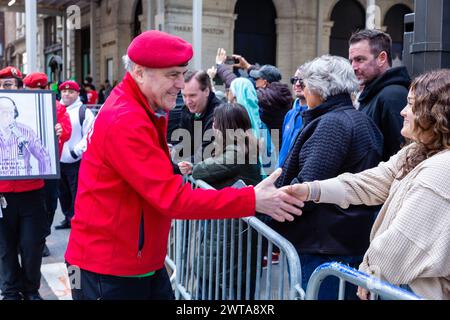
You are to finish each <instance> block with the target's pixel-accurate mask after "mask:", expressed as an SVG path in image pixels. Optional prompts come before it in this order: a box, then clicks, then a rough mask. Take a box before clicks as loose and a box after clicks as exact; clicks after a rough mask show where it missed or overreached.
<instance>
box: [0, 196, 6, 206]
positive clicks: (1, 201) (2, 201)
mask: <svg viewBox="0 0 450 320" xmlns="http://www.w3.org/2000/svg"><path fill="white" fill-rule="evenodd" d="M7 206H8V202H6V198H5V196H4V195H0V207H2V209H6V207H7Z"/></svg>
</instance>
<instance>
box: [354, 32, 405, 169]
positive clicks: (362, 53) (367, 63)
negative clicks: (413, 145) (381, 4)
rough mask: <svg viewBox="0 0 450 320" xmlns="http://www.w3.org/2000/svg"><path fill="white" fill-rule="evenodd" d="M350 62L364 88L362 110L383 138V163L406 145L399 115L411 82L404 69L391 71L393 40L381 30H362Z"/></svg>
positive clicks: (360, 103) (355, 35) (357, 37)
mask: <svg viewBox="0 0 450 320" xmlns="http://www.w3.org/2000/svg"><path fill="white" fill-rule="evenodd" d="M349 43H350V48H349V60H350V62H351V63H352V67H353V70H354V72H355V74H356V77H357V78H358V80H359V82H360V85H362V86H364V89H363V91H362V92H361V94H360V95H359V98H358V102H359V110H361V111H363V112H364V113H366V114H367V115H368V116H369V117H370V118H372V120H373V121H375V123H376V125H377V126H378V128H379V129H380V131H381V133H382V134H383V137H384V148H383V158H382V160H383V161H387V160H389V158H390V157H391V156H392V155H394V154H396V153H397V151H398V150H400V146H401V145H402V143H403V142H404V139H403V137H402V135H401V134H400V130H401V129H402V127H403V118H402V117H401V116H400V112H401V111H402V109H403V108H404V107H405V105H406V97H407V96H408V89H409V85H410V83H411V79H410V77H409V75H408V71H407V70H406V68H405V67H396V68H392V67H391V66H392V55H391V47H392V40H391V37H390V36H389V35H388V34H386V33H384V32H381V31H378V30H362V31H359V32H357V33H355V34H353V35H352V36H351V38H350V40H349Z"/></svg>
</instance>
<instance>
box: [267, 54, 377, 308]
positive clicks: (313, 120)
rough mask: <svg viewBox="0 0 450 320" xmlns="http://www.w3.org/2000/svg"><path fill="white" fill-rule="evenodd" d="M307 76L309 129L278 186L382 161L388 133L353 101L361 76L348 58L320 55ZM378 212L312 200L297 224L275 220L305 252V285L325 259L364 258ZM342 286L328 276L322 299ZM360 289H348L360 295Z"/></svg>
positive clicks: (305, 70) (306, 126)
mask: <svg viewBox="0 0 450 320" xmlns="http://www.w3.org/2000/svg"><path fill="white" fill-rule="evenodd" d="M302 79H303V82H302V83H303V84H302V86H303V91H304V95H305V99H306V104H307V106H308V109H307V110H306V111H304V112H303V129H302V131H301V132H300V134H299V135H298V137H297V139H296V141H295V142H294V144H293V146H292V149H291V150H290V153H289V154H288V156H287V159H286V161H285V162H284V164H283V166H282V168H283V173H282V175H281V176H280V178H279V179H278V181H277V186H278V187H282V186H286V185H291V184H294V183H302V182H304V181H314V180H322V179H327V178H332V177H335V176H336V175H338V174H340V173H344V172H359V171H362V170H365V169H368V168H372V167H374V166H376V165H377V164H378V163H379V161H380V159H381V155H382V147H383V137H382V135H381V133H380V132H379V130H378V128H377V127H376V125H375V123H374V122H373V121H372V120H371V119H370V118H369V117H367V116H366V115H365V114H364V113H362V112H359V111H358V110H356V109H355V108H354V107H353V105H352V100H351V93H353V92H354V91H355V90H356V89H357V88H358V81H357V79H356V76H355V74H354V72H353V70H352V67H351V65H350V63H349V62H348V60H346V59H344V58H341V57H336V56H328V55H326V56H322V57H320V58H317V59H315V60H313V61H312V62H309V63H307V64H305V65H304V66H303V68H302ZM375 212H376V209H375V208H371V207H367V206H364V205H357V206H351V207H349V208H347V209H342V208H340V207H339V206H336V205H331V204H316V203H309V204H308V205H306V206H305V207H304V208H303V216H302V217H301V218H300V219H296V221H294V222H293V223H290V224H289V225H284V226H283V225H281V224H278V223H276V222H272V226H273V228H274V229H275V230H276V231H278V232H279V233H280V234H281V235H283V236H284V237H286V238H287V239H288V240H289V241H290V242H291V243H292V244H293V245H294V246H295V247H296V249H297V251H298V253H299V256H300V262H301V265H302V282H303V284H302V286H303V288H304V289H306V285H307V283H308V280H309V277H310V276H311V274H312V272H313V271H314V270H315V269H316V267H318V266H319V265H321V264H322V263H325V262H329V261H340V262H343V263H346V264H350V265H351V266H354V267H357V266H358V265H359V264H360V263H361V261H362V257H363V254H364V252H365V251H366V249H367V247H368V245H369V232H370V228H371V226H372V222H373V220H374V215H375ZM338 286H339V283H338V281H337V280H335V279H333V280H329V279H326V280H325V281H324V283H323V284H322V287H321V288H322V289H321V291H320V293H319V299H335V298H336V297H337V292H338V290H337V289H338ZM347 287H349V286H347ZM355 291H356V288H354V289H353V290H349V291H348V292H349V293H350V292H351V293H352V295H353V297H354V298H356V296H355Z"/></svg>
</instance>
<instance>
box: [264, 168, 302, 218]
mask: <svg viewBox="0 0 450 320" xmlns="http://www.w3.org/2000/svg"><path fill="white" fill-rule="evenodd" d="M281 172H282V170H281V169H278V170H276V171H275V172H274V173H272V174H271V175H270V176H269V177H267V178H266V179H264V180H263V181H261V182H260V183H259V184H258V185H257V186H256V187H255V198H256V211H257V212H260V213H264V214H266V215H268V216H270V217H272V218H273V219H274V220H276V221H278V222H284V221H286V220H287V221H293V220H294V216H301V215H302V210H301V208H303V207H304V202H305V201H306V200H307V199H308V195H309V188H308V186H307V185H306V184H304V183H303V184H294V185H289V186H285V187H282V188H279V189H277V188H276V187H275V184H274V183H275V181H276V180H277V179H278V177H279V176H280V175H281Z"/></svg>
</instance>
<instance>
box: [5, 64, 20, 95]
mask: <svg viewBox="0 0 450 320" xmlns="http://www.w3.org/2000/svg"><path fill="white" fill-rule="evenodd" d="M19 88H22V73H21V72H20V70H19V69H17V68H15V67H6V68H4V69H2V70H0V90H17V89H19Z"/></svg>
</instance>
